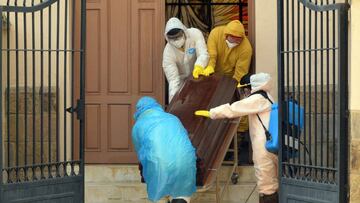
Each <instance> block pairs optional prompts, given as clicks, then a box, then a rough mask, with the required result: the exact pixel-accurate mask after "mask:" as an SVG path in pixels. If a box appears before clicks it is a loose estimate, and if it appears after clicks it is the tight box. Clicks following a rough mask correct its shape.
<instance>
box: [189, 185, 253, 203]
mask: <svg viewBox="0 0 360 203" xmlns="http://www.w3.org/2000/svg"><path fill="white" fill-rule="evenodd" d="M220 185H221V186H220V187H221V190H223V189H224V183H220ZM214 191H215V187H212V188H211V189H210V190H208V191H204V192H197V193H196V194H194V195H193V198H192V199H193V200H194V201H195V202H211V201H216V194H215V193H214ZM257 195H258V193H257V190H256V184H255V183H239V184H236V185H233V184H230V185H229V186H228V187H227V188H226V191H225V193H224V196H223V201H237V202H239V201H240V202H243V201H244V202H245V201H246V200H248V199H251V198H252V196H257Z"/></svg>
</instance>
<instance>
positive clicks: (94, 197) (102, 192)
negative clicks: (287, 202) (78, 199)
mask: <svg viewBox="0 0 360 203" xmlns="http://www.w3.org/2000/svg"><path fill="white" fill-rule="evenodd" d="M222 188H223V187H222ZM210 192H214V188H211V189H210V190H209V191H206V192H197V193H195V194H194V195H193V197H192V202H199V203H200V202H215V201H216V195H215V193H210ZM257 196H258V193H257V191H256V184H238V185H229V187H228V188H227V190H226V192H225V193H224V196H223V202H229V203H230V202H246V200H249V201H248V202H251V201H250V200H252V199H254V201H256V200H257ZM85 202H87V203H115V202H129V203H131V202H143V203H145V202H150V201H149V200H147V193H146V185H145V184H141V183H137V182H128V183H111V184H109V183H106V182H101V183H86V184H85ZM160 202H161V203H166V199H163V200H161V201H160Z"/></svg>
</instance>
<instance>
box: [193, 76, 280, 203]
mask: <svg viewBox="0 0 360 203" xmlns="http://www.w3.org/2000/svg"><path fill="white" fill-rule="evenodd" d="M250 84H251V93H254V92H257V91H259V90H263V91H265V92H266V93H267V94H268V97H269V98H270V99H271V100H272V101H274V100H273V98H272V97H271V95H270V94H269V91H270V89H271V77H270V75H269V74H266V73H259V74H255V75H252V76H251V77H250ZM270 112H271V103H270V102H269V101H268V99H266V98H265V97H263V96H262V95H261V94H252V95H250V96H249V97H247V98H245V99H242V100H240V101H237V102H234V103H232V104H231V105H230V104H223V105H220V106H218V107H215V108H212V109H210V111H206V110H200V111H196V112H195V115H198V116H205V117H210V118H211V119H221V118H238V117H242V116H246V115H248V116H249V127H250V139H251V144H252V148H253V161H254V168H255V176H256V179H257V185H258V190H259V194H260V198H259V199H260V203H277V202H278V194H277V190H278V187H279V182H278V157H277V155H275V154H273V153H270V152H268V151H267V150H266V148H265V143H266V135H265V131H264V128H263V126H262V124H261V123H260V121H259V119H258V117H257V115H259V117H260V118H261V120H262V122H263V124H264V125H265V127H266V128H267V129H268V128H269V122H270Z"/></svg>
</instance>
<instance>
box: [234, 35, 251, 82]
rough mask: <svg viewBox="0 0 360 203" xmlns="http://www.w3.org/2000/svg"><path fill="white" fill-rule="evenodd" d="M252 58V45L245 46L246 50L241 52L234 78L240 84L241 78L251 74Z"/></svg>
mask: <svg viewBox="0 0 360 203" xmlns="http://www.w3.org/2000/svg"><path fill="white" fill-rule="evenodd" d="M244 43H245V42H244ZM251 56H252V48H251V45H250V43H248V45H247V46H244V50H241V53H240V57H239V59H238V60H237V62H236V65H235V72H234V76H233V78H234V79H235V80H236V81H238V82H240V80H241V78H242V77H243V76H244V75H246V74H247V73H248V72H249V68H250V63H251Z"/></svg>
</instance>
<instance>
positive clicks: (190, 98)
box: [167, 74, 239, 187]
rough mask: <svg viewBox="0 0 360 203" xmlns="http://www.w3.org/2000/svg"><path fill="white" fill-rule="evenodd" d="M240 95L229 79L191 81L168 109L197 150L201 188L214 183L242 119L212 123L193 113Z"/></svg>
mask: <svg viewBox="0 0 360 203" xmlns="http://www.w3.org/2000/svg"><path fill="white" fill-rule="evenodd" d="M238 94H239V93H238V91H237V88H236V82H235V80H233V79H232V78H229V77H226V76H221V75H217V74H214V75H212V76H210V77H201V78H199V79H193V78H189V79H188V80H187V81H186V82H185V84H184V85H183V86H182V88H181V89H180V90H179V92H178V93H177V94H176V95H175V96H174V98H173V99H172V101H171V103H170V104H169V106H168V107H167V112H169V113H172V114H174V115H176V116H177V117H178V118H179V119H180V120H181V122H182V123H183V125H184V126H185V128H186V129H187V131H188V133H189V137H190V139H191V142H192V144H193V145H194V147H195V148H196V153H197V158H198V161H197V181H196V182H197V185H198V186H204V187H206V186H209V185H210V184H211V183H212V182H213V181H214V180H215V178H216V171H217V170H219V169H220V166H221V163H222V161H223V159H224V157H225V154H226V152H227V150H228V148H229V145H230V143H231V141H232V139H233V137H234V135H235V134H236V131H237V127H238V124H239V119H231V120H230V119H222V120H211V119H207V118H204V117H198V116H195V115H194V112H195V111H196V110H201V109H202V110H208V109H210V108H212V107H216V106H218V105H221V104H225V103H232V102H234V101H236V100H238V99H237V98H239V95H238Z"/></svg>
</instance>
